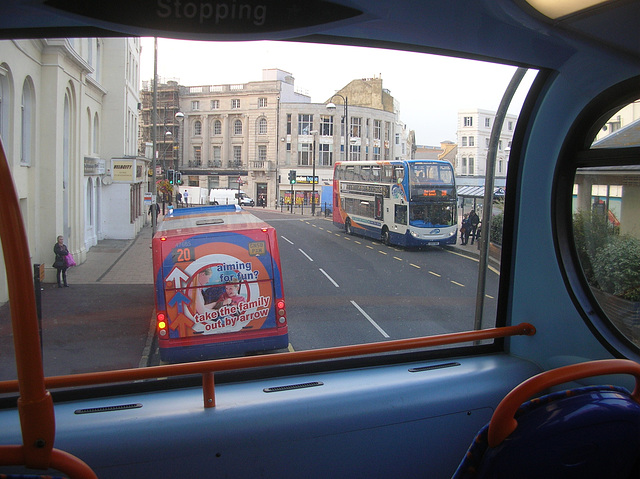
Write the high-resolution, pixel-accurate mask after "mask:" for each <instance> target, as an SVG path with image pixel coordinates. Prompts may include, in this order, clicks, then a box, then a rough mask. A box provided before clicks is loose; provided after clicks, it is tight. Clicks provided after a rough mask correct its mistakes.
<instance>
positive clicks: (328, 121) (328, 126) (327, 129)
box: [320, 115, 333, 136]
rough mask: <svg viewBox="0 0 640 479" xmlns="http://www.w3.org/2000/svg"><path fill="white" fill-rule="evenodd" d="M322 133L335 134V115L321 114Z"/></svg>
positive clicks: (323, 134) (325, 134)
mask: <svg viewBox="0 0 640 479" xmlns="http://www.w3.org/2000/svg"><path fill="white" fill-rule="evenodd" d="M320 135H322V136H333V117H332V116H325V115H322V116H320Z"/></svg>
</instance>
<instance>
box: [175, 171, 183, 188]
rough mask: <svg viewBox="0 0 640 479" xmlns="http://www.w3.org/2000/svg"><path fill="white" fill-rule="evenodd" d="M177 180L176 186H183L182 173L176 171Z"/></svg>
mask: <svg viewBox="0 0 640 479" xmlns="http://www.w3.org/2000/svg"><path fill="white" fill-rule="evenodd" d="M175 179H176V185H181V184H182V173H181V172H179V171H176V173H175Z"/></svg>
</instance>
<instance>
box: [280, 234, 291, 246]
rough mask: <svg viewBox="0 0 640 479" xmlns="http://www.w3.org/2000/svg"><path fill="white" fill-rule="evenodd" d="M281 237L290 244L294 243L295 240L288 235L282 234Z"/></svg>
mask: <svg viewBox="0 0 640 479" xmlns="http://www.w3.org/2000/svg"><path fill="white" fill-rule="evenodd" d="M280 238H282V239H283V240H285V241H286V242H287V243H289V244H293V241H291V240H290V239H289V238H287V237H286V236H280Z"/></svg>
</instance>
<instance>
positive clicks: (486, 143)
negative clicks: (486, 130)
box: [484, 138, 489, 148]
mask: <svg viewBox="0 0 640 479" xmlns="http://www.w3.org/2000/svg"><path fill="white" fill-rule="evenodd" d="M484 147H485V148H489V138H485V139H484Z"/></svg>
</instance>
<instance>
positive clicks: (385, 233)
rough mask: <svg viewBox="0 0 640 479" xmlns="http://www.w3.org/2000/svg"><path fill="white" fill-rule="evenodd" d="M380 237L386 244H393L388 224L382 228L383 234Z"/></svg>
mask: <svg viewBox="0 0 640 479" xmlns="http://www.w3.org/2000/svg"><path fill="white" fill-rule="evenodd" d="M380 239H381V240H382V242H383V243H384V244H386V245H390V244H391V241H390V239H389V229H388V228H387V227H386V226H385V227H384V228H382V236H381V237H380Z"/></svg>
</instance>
